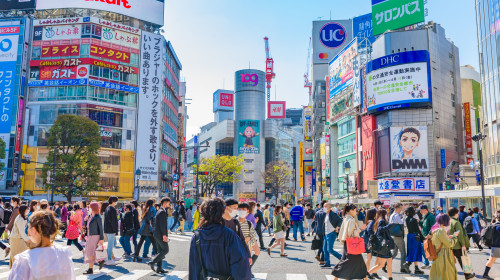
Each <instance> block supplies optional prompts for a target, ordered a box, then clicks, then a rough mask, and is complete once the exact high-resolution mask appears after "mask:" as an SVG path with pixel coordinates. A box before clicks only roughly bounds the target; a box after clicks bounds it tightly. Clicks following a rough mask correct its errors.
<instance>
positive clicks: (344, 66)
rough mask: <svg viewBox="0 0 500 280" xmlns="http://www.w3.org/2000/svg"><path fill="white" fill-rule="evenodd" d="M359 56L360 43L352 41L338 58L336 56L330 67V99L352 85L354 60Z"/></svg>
mask: <svg viewBox="0 0 500 280" xmlns="http://www.w3.org/2000/svg"><path fill="white" fill-rule="evenodd" d="M357 55H358V42H357V40H356V39H354V40H352V41H351V42H350V43H349V45H347V46H346V47H345V48H344V49H343V50H342V51H341V52H340V53H339V54H337V56H335V57H334V58H333V59H332V61H331V62H330V63H329V66H328V75H329V77H330V81H329V83H328V89H329V91H330V92H329V95H330V99H332V98H333V97H335V95H337V94H338V93H340V92H341V91H342V90H344V89H345V88H346V87H348V86H350V85H352V78H353V68H352V67H353V60H354V59H355V57H356V56H357Z"/></svg>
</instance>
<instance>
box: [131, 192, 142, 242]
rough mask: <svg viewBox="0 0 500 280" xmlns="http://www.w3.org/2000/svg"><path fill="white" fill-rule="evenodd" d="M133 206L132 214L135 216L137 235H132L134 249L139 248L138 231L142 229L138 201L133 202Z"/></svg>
mask: <svg viewBox="0 0 500 280" xmlns="http://www.w3.org/2000/svg"><path fill="white" fill-rule="evenodd" d="M130 203H131V204H132V208H133V209H132V214H133V215H134V229H135V233H134V235H132V242H133V244H134V248H135V247H137V231H138V230H139V229H140V228H141V223H139V211H137V208H139V203H137V201H135V200H132V201H130Z"/></svg>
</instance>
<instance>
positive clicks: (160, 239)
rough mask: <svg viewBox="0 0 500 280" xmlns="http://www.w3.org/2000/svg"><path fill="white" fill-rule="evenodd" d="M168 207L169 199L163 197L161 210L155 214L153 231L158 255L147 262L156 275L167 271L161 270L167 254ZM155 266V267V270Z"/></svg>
mask: <svg viewBox="0 0 500 280" xmlns="http://www.w3.org/2000/svg"><path fill="white" fill-rule="evenodd" d="M169 207H170V198H168V197H164V198H162V199H161V208H160V210H159V211H158V213H156V218H155V221H156V222H155V224H156V227H155V229H154V233H153V236H154V239H155V241H156V246H157V247H158V255H156V257H155V258H154V259H153V260H152V261H151V262H149V263H148V264H149V266H150V267H151V269H152V270H153V271H156V272H158V273H167V271H165V270H163V268H162V263H163V259H164V258H165V256H166V255H167V253H168V228H167V225H168V212H167V209H168V208H169ZM155 264H156V265H157V269H156V270H155Z"/></svg>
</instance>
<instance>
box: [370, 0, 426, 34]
mask: <svg viewBox="0 0 500 280" xmlns="http://www.w3.org/2000/svg"><path fill="white" fill-rule="evenodd" d="M372 20H373V35H379V34H382V33H384V32H385V31H387V30H396V29H399V28H402V27H406V26H409V25H412V24H416V23H419V22H423V21H425V8H424V0H372Z"/></svg>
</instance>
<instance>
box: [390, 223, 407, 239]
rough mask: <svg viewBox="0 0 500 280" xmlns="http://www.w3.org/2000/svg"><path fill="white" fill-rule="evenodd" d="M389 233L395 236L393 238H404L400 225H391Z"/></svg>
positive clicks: (402, 228)
mask: <svg viewBox="0 0 500 280" xmlns="http://www.w3.org/2000/svg"><path fill="white" fill-rule="evenodd" d="M390 232H391V235H392V236H395V237H404V236H405V231H404V227H403V225H401V224H392V227H391V231H390Z"/></svg>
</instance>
